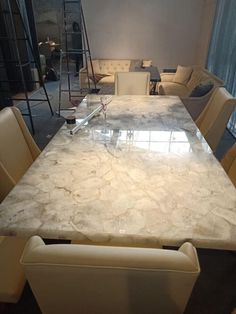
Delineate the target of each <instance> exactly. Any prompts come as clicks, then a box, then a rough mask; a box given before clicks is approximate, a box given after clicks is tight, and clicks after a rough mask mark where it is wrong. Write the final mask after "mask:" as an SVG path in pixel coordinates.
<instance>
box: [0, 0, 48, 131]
mask: <svg viewBox="0 0 236 314" xmlns="http://www.w3.org/2000/svg"><path fill="white" fill-rule="evenodd" d="M0 19H2V22H1V23H2V24H3V25H4V26H5V27H1V30H0V48H1V59H0V69H2V70H3V69H4V70H5V72H6V73H5V77H2V76H1V77H0V87H1V89H0V93H1V94H2V95H3V97H6V95H9V96H7V98H8V99H9V100H10V101H19V102H20V101H25V103H26V106H27V111H28V113H23V115H26V116H28V117H29V119H30V125H31V129H32V133H33V134H34V133H35V128H34V122H33V116H32V110H31V102H47V103H48V106H49V109H50V112H51V114H52V115H53V110H52V107H51V104H50V100H49V97H48V94H47V90H46V88H45V85H44V81H43V77H42V73H41V68H40V64H39V60H38V58H37V56H36V55H35V50H34V49H33V45H32V42H31V38H30V35H29V32H28V31H27V27H26V25H25V21H24V17H23V14H22V12H21V7H20V4H19V2H18V0H2V1H1V3H0ZM32 68H35V69H36V71H37V76H38V79H33V78H32V72H31V70H32ZM11 70H12V71H13V72H14V73H15V76H16V78H14V79H13V78H10V79H9V76H10V77H11V73H10V72H11ZM37 83H38V84H40V86H41V87H42V89H43V92H44V98H41V97H30V95H29V92H30V91H32V90H33V89H34V85H35V84H37ZM6 87H7V89H5V88H6ZM12 91H14V92H16V91H18V92H22V94H23V96H22V97H16V96H14V95H12V94H13V92H12Z"/></svg>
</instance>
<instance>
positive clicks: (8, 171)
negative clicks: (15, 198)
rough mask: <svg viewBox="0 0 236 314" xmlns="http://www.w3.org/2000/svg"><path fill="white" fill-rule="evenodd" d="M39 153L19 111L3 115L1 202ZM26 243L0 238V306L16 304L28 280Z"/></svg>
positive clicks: (6, 111) (7, 110) (0, 113)
mask: <svg viewBox="0 0 236 314" xmlns="http://www.w3.org/2000/svg"><path fill="white" fill-rule="evenodd" d="M39 153H40V150H39V148H38V147H37V145H36V144H35V142H34V140H33V138H32V137H31V135H30V133H29V131H28V129H27V127H26V125H25V122H24V120H23V118H22V116H21V113H20V111H19V110H18V109H16V108H14V107H11V108H4V109H3V110H2V111H0V202H1V201H2V200H3V199H4V198H5V196H6V195H7V194H8V193H9V192H10V191H11V189H12V188H13V187H14V186H15V184H16V183H17V182H18V181H19V179H20V178H21V177H22V176H23V174H24V173H25V172H26V170H27V169H28V168H29V167H30V165H31V164H32V163H33V161H34V160H35V159H36V157H37V156H38V155H39ZM26 241H27V240H26V239H21V238H16V237H0V302H17V301H18V299H19V298H20V295H21V292H22V290H23V287H24V283H25V277H24V274H23V269H22V266H21V265H20V262H19V261H20V256H21V254H22V252H23V249H24V246H25V243H26Z"/></svg>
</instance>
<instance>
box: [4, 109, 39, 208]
mask: <svg viewBox="0 0 236 314" xmlns="http://www.w3.org/2000/svg"><path fill="white" fill-rule="evenodd" d="M39 154H40V150H39V148H38V146H37V145H36V143H35V142H34V140H33V138H32V136H31V134H30V132H29V130H28V128H27V126H26V124H25V122H24V120H23V118H22V115H21V113H20V111H19V110H18V109H17V108H15V107H7V108H4V109H3V110H1V111H0V202H1V201H2V200H3V198H4V197H5V196H6V195H7V194H8V193H9V191H10V190H11V189H12V187H13V186H14V185H15V184H16V183H17V182H18V181H19V179H20V178H21V177H22V176H23V175H24V173H25V172H26V170H27V169H28V168H29V167H30V165H31V164H32V163H33V161H34V160H35V159H36V158H37V156H38V155H39Z"/></svg>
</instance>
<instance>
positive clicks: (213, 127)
mask: <svg viewBox="0 0 236 314" xmlns="http://www.w3.org/2000/svg"><path fill="white" fill-rule="evenodd" d="M235 105H236V99H235V98H233V97H232V95H230V94H229V93H228V92H227V90H226V89H225V88H224V87H219V88H216V89H215V91H214V92H213V94H212V96H211V98H210V100H209V102H208V103H207V105H206V107H205V109H204V110H203V111H202V112H201V114H200V115H199V117H198V118H197V120H196V121H195V122H196V124H197V126H198V128H199V129H200V131H201V133H202V135H203V136H204V137H205V139H206V141H207V142H208V144H209V146H210V147H211V149H212V150H213V151H216V148H217V145H218V144H219V142H220V139H221V137H222V135H223V133H224V131H225V128H226V125H227V122H228V120H229V118H230V116H231V114H232V112H233V110H234V108H235Z"/></svg>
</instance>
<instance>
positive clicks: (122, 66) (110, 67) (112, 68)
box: [98, 59, 131, 75]
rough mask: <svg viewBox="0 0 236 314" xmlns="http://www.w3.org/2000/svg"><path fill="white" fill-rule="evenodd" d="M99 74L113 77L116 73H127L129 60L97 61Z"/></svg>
mask: <svg viewBox="0 0 236 314" xmlns="http://www.w3.org/2000/svg"><path fill="white" fill-rule="evenodd" d="M98 62H99V67H100V73H101V74H106V75H114V74H115V73H116V72H129V68H130V63H131V60H128V59H124V60H112V59H99V60H98Z"/></svg>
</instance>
